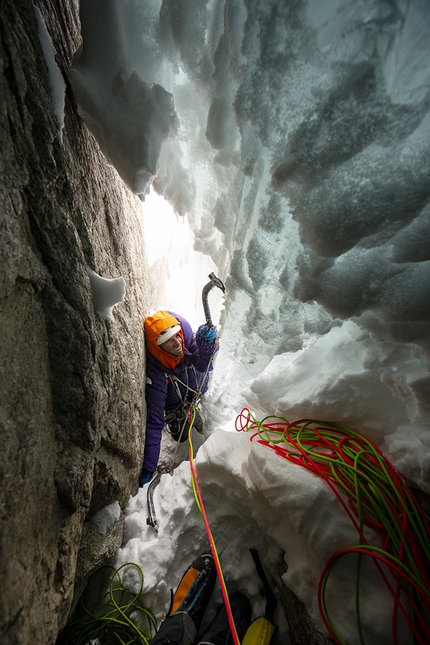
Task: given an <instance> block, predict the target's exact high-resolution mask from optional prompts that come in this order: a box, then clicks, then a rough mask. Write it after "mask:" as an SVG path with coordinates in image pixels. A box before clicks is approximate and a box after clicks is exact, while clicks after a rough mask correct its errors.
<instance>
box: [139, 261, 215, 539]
mask: <svg viewBox="0 0 430 645" xmlns="http://www.w3.org/2000/svg"><path fill="white" fill-rule="evenodd" d="M208 277H209V282H208V283H207V284H205V286H204V287H203V289H202V302H203V310H204V312H205V318H206V326H207V327H210V328H211V329H214V327H215V325H213V323H212V317H211V312H210V309H209V302H208V296H209V292H210V291H211V290H212V289H213V288H214V287H218V289H221V291H222V292H223V293H225V286H224V285H223V283H222V282H221V280H220V279H219V278H217V276H216V275H215V273H213V272H212V273H210V274H209V276H208ZM212 357H213V355H212ZM212 357H211V360H210V362H209V364H208V367H207V370H206V373H205V375H204V376H203V380H202V382H201V383H200V386H199V390H198V391H197V392H196V394H195V395H194V401H193V403H195V402H196V401H197V399H198V397H199V396H200V390H201V388H202V387H203V383H204V382H205V380H206V377H207V375H208V374H209V368H210V365H211V362H212ZM193 403H191V404H190V405H191V406H192V405H193ZM186 416H187V415H185V418H184V423H183V427H182V431H181V434H182V432H183V430H184V428H185V424H186V421H187V419H186ZM178 446H179V439H178ZM177 449H178V448H176V450H177ZM176 450H175V454H174V455H173V459H172V461H171V463H170V464H163V465H160V466H158V468H157V470H156V471H155V473H154V475H153V477H152V479H151V481H150V484H149V486H148V493H147V504H148V512H149V516H148V517H147V518H146V523H147V524H148V526H152V528H153V529H154V530H155V531H157V533H158V520H157V516H156V514H155V506H154V490H155V488H156V487H157V486H158V484H159V483H160V479H161V475H163V474H165V473H170V474H172V470H173V463H174V461H175V455H176Z"/></svg>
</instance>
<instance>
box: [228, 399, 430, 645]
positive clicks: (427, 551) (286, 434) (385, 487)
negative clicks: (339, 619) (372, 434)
mask: <svg viewBox="0 0 430 645" xmlns="http://www.w3.org/2000/svg"><path fill="white" fill-rule="evenodd" d="M236 430H237V431H238V432H248V431H254V434H252V436H251V437H250V439H251V441H253V440H254V439H257V442H258V443H259V444H262V445H264V446H266V447H268V448H270V449H271V450H273V451H274V452H275V453H276V454H277V455H279V456H280V457H283V458H284V459H287V460H288V461H290V462H292V463H294V464H297V465H299V466H302V467H303V468H306V469H307V470H309V471H310V472H312V473H314V474H315V475H317V476H319V477H321V478H322V479H324V481H325V482H326V483H327V485H328V486H329V487H330V488H331V489H332V490H333V492H334V493H335V495H336V496H337V498H338V499H339V501H340V502H341V504H342V506H343V508H344V510H345V512H346V513H347V515H348V517H349V518H350V520H351V522H352V524H353V526H354V527H355V529H356V530H357V533H358V537H359V543H358V545H354V546H352V547H350V548H348V549H343V550H341V551H338V552H336V553H334V554H333V555H332V557H331V558H330V559H329V561H328V562H327V564H326V565H325V567H324V569H323V572H322V574H321V578H320V582H319V587H318V603H319V609H320V613H321V616H322V618H323V621H324V623H325V625H326V627H327V629H328V631H329V633H330V634H331V636H332V637H333V639H334V640H335V642H336V643H338V644H339V645H345V643H344V641H343V640H342V638H341V636H340V635H339V633H338V631H337V630H336V628H335V626H334V624H333V621H332V619H331V618H330V615H329V612H328V608H327V602H326V597H325V596H326V587H327V580H328V578H329V576H330V573H331V572H332V571H333V568H334V567H335V565H336V564H337V563H338V562H339V561H340V560H341V559H342V558H344V557H345V556H347V555H349V554H357V555H358V559H357V565H356V588H355V598H356V601H355V613H356V623H357V632H358V635H359V639H360V643H361V645H365V642H364V636H363V631H362V626H361V622H360V593H359V589H360V568H361V564H362V558H363V557H364V556H367V557H370V558H371V559H372V561H373V562H374V564H375V566H376V568H377V570H378V572H379V574H380V575H381V578H382V579H383V581H384V583H385V585H386V586H387V588H388V590H389V592H390V593H391V595H392V597H393V612H392V621H391V623H392V624H391V630H392V637H393V645H398V644H399V636H398V630H399V625H398V619H399V616H400V614H401V615H402V616H403V618H404V620H405V621H406V623H407V625H408V627H409V631H410V635H411V637H410V643H411V644H415V643H416V644H419V645H426V644H427V643H429V642H430V541H429V535H430V522H429V518H428V516H427V515H426V514H425V513H424V511H423V510H422V509H421V508H420V506H419V504H418V502H417V500H416V498H415V496H414V494H413V492H412V490H411V488H410V487H409V486H407V485H406V483H405V482H404V481H403V480H402V478H401V476H400V475H399V473H398V472H397V471H396V469H395V468H394V466H393V465H392V464H391V463H390V462H389V461H388V459H387V458H386V457H385V456H384V454H383V453H382V452H381V450H380V449H379V448H378V447H377V446H376V445H375V444H374V443H373V442H372V441H370V440H369V439H368V438H367V437H365V436H364V435H362V434H360V433H358V432H354V431H352V430H347V429H346V428H343V427H342V426H339V425H337V424H334V423H330V422H326V421H324V422H323V421H317V420H310V419H300V420H298V421H294V422H292V423H289V422H288V421H287V419H284V418H282V417H277V416H268V417H265V418H264V419H263V420H262V421H257V420H256V418H255V417H254V415H253V414H252V413H251V412H250V411H249V410H248V409H247V408H244V409H243V410H242V411H241V413H240V414H239V415H238V417H237V419H236ZM342 492H343V493H344V494H346V498H347V500H346V501H345V495H344V494H342ZM365 526H369V527H371V528H373V529H374V530H376V531H377V532H378V533H379V535H380V537H381V539H382V544H383V548H382V549H381V548H378V547H376V546H374V545H371V544H369V543H368V541H367V539H366V537H365V535H364V527H365Z"/></svg>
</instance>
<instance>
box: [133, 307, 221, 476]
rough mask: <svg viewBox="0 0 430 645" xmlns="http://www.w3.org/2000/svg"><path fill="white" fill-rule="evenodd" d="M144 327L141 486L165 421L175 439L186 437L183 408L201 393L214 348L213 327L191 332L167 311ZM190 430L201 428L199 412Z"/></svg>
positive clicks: (150, 471)
mask: <svg viewBox="0 0 430 645" xmlns="http://www.w3.org/2000/svg"><path fill="white" fill-rule="evenodd" d="M144 326H145V338H146V349H147V351H146V387H145V395H146V406H147V417H146V436H145V453H144V459H143V466H142V471H141V474H140V478H139V485H140V486H141V487H142V486H143V485H144V484H146V483H147V482H149V481H150V479H151V477H152V475H153V473H154V471H155V470H156V469H157V465H158V458H159V455H160V443H161V432H162V430H163V428H164V426H165V425H166V423H168V424H169V427H170V430H171V434H172V436H173V438H174V439H175V440H176V441H185V440H186V439H187V436H188V431H187V428H185V423H184V420H185V419H186V418H187V414H188V408H189V405H190V403H195V402H196V399H197V398H198V396H199V395H201V394H204V392H205V391H206V390H207V387H208V378H209V372H210V371H211V370H212V358H213V356H214V354H215V353H216V352H217V351H218V349H219V344H218V332H217V330H216V327H214V326H213V325H212V326H208V325H207V324H206V325H201V326H200V327H199V329H198V330H197V333H196V334H193V331H192V329H191V326H190V324H189V323H188V322H187V321H186V320H185V319H184V318H182V317H181V316H178V315H177V314H175V313H173V312H169V311H164V310H160V311H157V312H156V313H155V314H153V315H152V316H148V317H147V318H145V320H144ZM197 410H198V408H197ZM194 427H195V428H196V429H197V430H199V431H202V429H203V425H202V419H201V417H200V415H199V414H196V417H195V421H194Z"/></svg>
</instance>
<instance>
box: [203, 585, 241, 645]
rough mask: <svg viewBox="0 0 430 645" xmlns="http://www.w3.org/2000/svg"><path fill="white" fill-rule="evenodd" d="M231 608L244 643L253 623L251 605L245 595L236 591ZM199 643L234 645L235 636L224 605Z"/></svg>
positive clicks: (237, 629) (238, 633)
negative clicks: (244, 638)
mask: <svg viewBox="0 0 430 645" xmlns="http://www.w3.org/2000/svg"><path fill="white" fill-rule="evenodd" d="M230 607H231V613H232V615H233V620H234V624H235V626H236V631H237V635H238V636H239V640H240V641H242V639H243V637H244V635H245V633H246V630H247V629H248V627H249V624H250V622H251V615H252V607H251V603H250V602H249V599H248V598H247V597H246V596H245V595H244V594H243V593H241V592H240V591H236V592H235V593H233V594H232V596H231V598H230ZM197 643H198V645H233V636H232V633H231V630H230V625H229V623H228V617H227V611H226V609H225V606H224V604H223V605H221V606H220V607H219V608H218V610H217V613H216V614H215V618H214V619H213V621H212V622H211V623H210V624H209V625H208V627H207V628H206V629H205V631H204V632H203V634H202V635H201V636H199V638H198V639H197Z"/></svg>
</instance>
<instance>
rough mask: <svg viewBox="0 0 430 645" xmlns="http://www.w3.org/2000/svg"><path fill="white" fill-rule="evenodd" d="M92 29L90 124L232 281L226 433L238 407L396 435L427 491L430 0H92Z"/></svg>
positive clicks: (133, 179) (225, 328) (85, 77)
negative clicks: (159, 196)
mask: <svg viewBox="0 0 430 645" xmlns="http://www.w3.org/2000/svg"><path fill="white" fill-rule="evenodd" d="M81 20H82V33H83V49H82V51H81V52H80V53H78V55H77V56H76V59H75V63H74V65H73V68H72V70H71V71H70V74H69V78H70V82H71V84H72V87H73V90H74V92H75V96H76V99H77V102H78V104H79V109H80V111H81V114H82V115H83V117H84V119H85V120H86V122H87V123H88V125H89V127H90V129H91V131H92V132H93V134H94V136H96V138H98V141H99V143H100V145H101V147H102V149H103V150H104V151H105V154H106V155H107V157H108V158H109V159H110V161H111V163H112V164H113V165H114V166H115V167H116V168H117V170H118V172H119V173H120V174H121V176H122V177H123V178H124V180H125V181H126V183H128V185H129V186H130V188H131V189H132V190H134V192H136V193H138V194H141V195H142V197H143V195H144V194H145V192H146V191H147V189H148V187H149V185H150V184H152V185H153V186H154V188H155V189H156V190H157V191H158V192H159V193H160V194H163V195H164V196H165V197H166V199H168V200H169V201H171V202H172V203H173V204H174V206H175V209H176V210H177V212H178V213H179V214H181V215H184V214H188V217H189V220H190V222H191V224H192V227H193V229H194V232H195V236H196V242H195V247H196V249H198V250H200V251H204V252H206V253H208V254H210V255H211V256H212V257H213V259H214V261H215V262H216V264H217V267H218V273H219V275H220V277H221V278H222V279H223V281H224V282H225V283H226V286H227V300H226V308H225V311H224V314H223V318H222V341H223V351H222V352H221V353H220V355H219V356H218V358H217V365H218V370H215V378H214V389H213V394H212V399H211V405H210V406H209V408H208V418H209V419H210V421H211V423H212V424H213V426H214V427H218V426H220V425H223V424H224V423H225V422H227V421H228V420H229V419H230V418H231V417H232V416H234V414H235V413H236V412H237V411H238V403H240V401H241V400H242V399H243V401H247V402H248V404H249V403H250V404H252V405H253V406H254V408H255V409H257V410H261V411H263V412H264V411H267V412H277V413H282V414H283V415H286V416H288V417H291V418H293V417H295V416H302V415H303V414H306V416H319V417H320V418H322V419H330V420H332V421H341V422H342V423H343V424H350V425H351V426H354V427H355V428H356V429H358V430H361V431H364V432H366V433H367V434H369V435H370V436H371V438H373V439H375V440H376V441H377V442H378V443H379V444H383V442H384V437H388V435H390V438H387V439H386V443H385V446H386V447H387V449H389V451H390V454H391V456H392V458H393V459H394V460H395V461H396V462H397V464H398V466H399V468H400V469H401V470H402V472H404V474H405V475H407V476H408V477H411V478H412V479H414V480H415V481H417V482H418V483H419V484H420V485H421V486H422V487H423V488H424V489H426V490H427V491H428V492H430V467H429V466H428V465H427V462H428V454H429V452H428V446H429V444H430V425H429V421H430V411H429V403H428V401H429V396H428V393H429V384H430V375H429V371H428V367H429V318H430V280H429V278H430V233H429V230H430V228H429V219H430V205H429V202H430V184H429V181H428V176H429V168H430V136H429V135H430V114H429V106H430V91H429V89H430V64H429V60H430V40H429V38H428V33H429V28H430V5H429V3H428V2H427V0H390V1H384V2H382V1H380V0H363V1H362V2H359V3H358V2H356V1H355V0H302V1H298V2H279V1H275V0H264V1H263V0H248V1H247V2H244V1H243V2H242V1H240V0H207V1H202V0H187V1H185V0H183V1H182V2H178V1H177V0H163V1H162V2H161V1H145V2H141V1H140V2H137V0H122V1H121V2H115V1H114V0H109V2H106V3H104V5H103V17H102V18H101V14H100V4H99V3H98V2H96V1H95V0H82V2H81ZM217 371H218V374H221V375H222V378H221V379H220V380H218V381H217V377H216V373H217ZM226 374H227V375H228V379H229V381H230V386H229V387H227V388H226ZM220 401H222V406H220V405H219V402H220ZM220 408H222V412H221V409H220ZM393 433H394V434H393Z"/></svg>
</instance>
